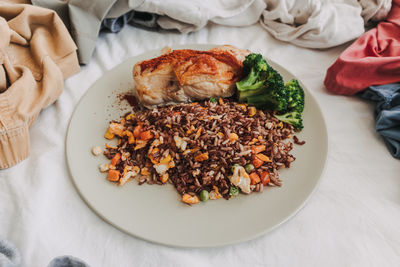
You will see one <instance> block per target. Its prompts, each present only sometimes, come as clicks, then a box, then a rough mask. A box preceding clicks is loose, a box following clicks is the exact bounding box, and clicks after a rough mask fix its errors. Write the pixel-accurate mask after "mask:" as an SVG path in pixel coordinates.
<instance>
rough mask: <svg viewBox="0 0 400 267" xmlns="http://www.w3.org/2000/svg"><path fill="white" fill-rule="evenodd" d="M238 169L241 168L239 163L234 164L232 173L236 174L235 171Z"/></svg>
mask: <svg viewBox="0 0 400 267" xmlns="http://www.w3.org/2000/svg"><path fill="white" fill-rule="evenodd" d="M237 167H240V165H239V164H237V163H235V164H233V166H232V172H234V171H235V168H237Z"/></svg>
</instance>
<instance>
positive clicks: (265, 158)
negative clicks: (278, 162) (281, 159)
mask: <svg viewBox="0 0 400 267" xmlns="http://www.w3.org/2000/svg"><path fill="white" fill-rule="evenodd" d="M256 158H258V159H260V160H262V161H264V162H272V160H271V159H270V158H269V157H268V156H265V155H264V154H261V153H259V154H256Z"/></svg>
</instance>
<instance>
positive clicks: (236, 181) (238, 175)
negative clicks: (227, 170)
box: [228, 166, 251, 194]
mask: <svg viewBox="0 0 400 267" xmlns="http://www.w3.org/2000/svg"><path fill="white" fill-rule="evenodd" d="M228 178H229V180H230V181H231V183H232V184H233V185H235V186H237V187H239V188H240V190H242V192H243V193H246V194H249V193H251V188H250V182H251V180H250V177H249V175H248V174H247V172H246V170H245V169H244V168H243V167H242V166H238V167H235V168H234V171H233V175H232V176H229V177H228Z"/></svg>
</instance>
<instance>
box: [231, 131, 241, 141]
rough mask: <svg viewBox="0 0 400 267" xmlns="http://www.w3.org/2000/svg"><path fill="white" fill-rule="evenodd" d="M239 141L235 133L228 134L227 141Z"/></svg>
mask: <svg viewBox="0 0 400 267" xmlns="http://www.w3.org/2000/svg"><path fill="white" fill-rule="evenodd" d="M238 139H239V136H238V135H237V134H235V133H230V134H229V141H231V142H233V141H236V140H238Z"/></svg>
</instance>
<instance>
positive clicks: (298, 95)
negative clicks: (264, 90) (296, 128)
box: [285, 79, 304, 113]
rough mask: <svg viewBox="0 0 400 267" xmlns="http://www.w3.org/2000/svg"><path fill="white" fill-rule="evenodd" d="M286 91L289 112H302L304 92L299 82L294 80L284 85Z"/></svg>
mask: <svg viewBox="0 0 400 267" xmlns="http://www.w3.org/2000/svg"><path fill="white" fill-rule="evenodd" d="M285 88H286V91H287V92H288V107H287V109H288V110H289V111H298V112H300V113H301V112H303V110H304V90H303V88H301V86H300V84H299V82H298V81H297V80H295V79H293V80H291V81H289V82H287V83H286V84H285Z"/></svg>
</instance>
